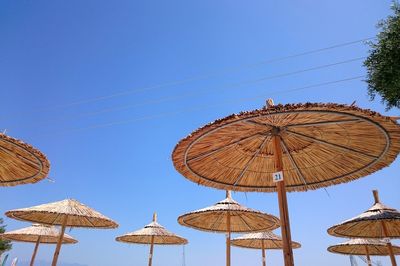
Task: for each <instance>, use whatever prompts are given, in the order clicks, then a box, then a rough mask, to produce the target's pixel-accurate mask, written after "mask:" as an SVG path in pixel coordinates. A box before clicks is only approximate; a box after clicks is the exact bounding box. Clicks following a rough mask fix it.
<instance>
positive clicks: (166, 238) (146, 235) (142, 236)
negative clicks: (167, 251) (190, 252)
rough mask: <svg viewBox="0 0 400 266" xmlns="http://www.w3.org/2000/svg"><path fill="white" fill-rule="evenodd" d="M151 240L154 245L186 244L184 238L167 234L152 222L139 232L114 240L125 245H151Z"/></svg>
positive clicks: (167, 232) (162, 228)
mask: <svg viewBox="0 0 400 266" xmlns="http://www.w3.org/2000/svg"><path fill="white" fill-rule="evenodd" d="M152 239H153V244H155V245H185V244H187V243H188V241H187V240H186V239H185V238H183V237H180V236H178V235H176V234H174V233H171V232H169V231H168V230H166V229H165V228H164V227H163V226H162V225H160V224H159V223H157V222H152V223H150V224H148V225H146V226H145V227H144V228H142V229H140V230H137V231H134V232H131V233H127V234H125V235H122V236H119V237H117V238H116V239H115V240H117V241H120V242H125V243H136V244H151V243H152Z"/></svg>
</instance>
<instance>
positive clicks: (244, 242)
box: [231, 231, 301, 266]
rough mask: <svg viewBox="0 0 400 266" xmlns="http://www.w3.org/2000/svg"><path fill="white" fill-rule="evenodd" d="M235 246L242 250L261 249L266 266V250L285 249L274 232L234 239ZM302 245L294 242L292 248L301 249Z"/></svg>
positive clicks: (263, 262) (263, 263)
mask: <svg viewBox="0 0 400 266" xmlns="http://www.w3.org/2000/svg"><path fill="white" fill-rule="evenodd" d="M231 243H232V245H233V246H237V247H242V248H252V249H261V255H262V265H263V266H265V265H266V257H265V250H266V249H283V241H282V238H281V237H280V236H277V235H276V234H274V233H273V232H272V231H264V232H258V233H249V234H245V235H242V236H239V237H236V238H234V239H232V241H231ZM300 247H301V245H300V243H297V242H294V241H292V248H300Z"/></svg>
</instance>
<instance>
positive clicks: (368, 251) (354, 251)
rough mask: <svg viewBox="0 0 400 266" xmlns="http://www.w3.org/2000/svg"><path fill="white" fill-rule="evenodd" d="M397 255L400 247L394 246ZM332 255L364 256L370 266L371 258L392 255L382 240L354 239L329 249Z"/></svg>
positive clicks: (399, 252)
mask: <svg viewBox="0 0 400 266" xmlns="http://www.w3.org/2000/svg"><path fill="white" fill-rule="evenodd" d="M392 250H393V252H394V253H395V254H400V247H397V246H393V247H392ZM328 251H329V252H332V253H338V254H345V255H362V256H366V257H367V263H368V266H371V265H372V263H371V258H370V256H387V255H389V254H390V252H389V248H388V246H387V242H386V241H383V240H380V239H366V238H354V239H350V240H348V241H346V242H344V243H341V244H338V245H333V246H330V247H328Z"/></svg>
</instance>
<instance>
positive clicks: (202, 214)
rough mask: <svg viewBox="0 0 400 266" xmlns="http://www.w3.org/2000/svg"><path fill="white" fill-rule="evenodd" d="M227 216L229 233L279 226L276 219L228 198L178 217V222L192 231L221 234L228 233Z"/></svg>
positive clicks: (269, 228)
mask: <svg viewBox="0 0 400 266" xmlns="http://www.w3.org/2000/svg"><path fill="white" fill-rule="evenodd" d="M228 214H229V215H230V223H231V226H230V227H231V229H230V231H231V232H237V233H245V232H254V231H264V230H273V229H276V228H278V227H279V226H280V222H279V219H278V218H277V217H275V216H273V215H270V214H267V213H263V212H260V211H256V210H253V209H250V208H247V207H244V206H241V205H240V204H239V203H237V202H236V201H235V200H233V199H232V198H231V197H229V196H228V197H227V198H226V199H224V200H222V201H220V202H218V203H216V204H215V205H213V206H211V207H207V208H203V209H200V210H197V211H193V212H189V213H187V214H184V215H182V216H180V217H179V218H178V222H179V223H180V224H181V225H183V226H187V227H191V228H194V229H198V230H203V231H208V232H219V233H221V232H227V231H228V226H227V216H228Z"/></svg>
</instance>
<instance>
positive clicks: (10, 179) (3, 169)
mask: <svg viewBox="0 0 400 266" xmlns="http://www.w3.org/2000/svg"><path fill="white" fill-rule="evenodd" d="M49 169H50V163H49V161H48V160H47V158H46V156H45V155H44V154H43V153H41V152H40V151H39V150H37V149H35V148H34V147H32V146H31V145H29V144H27V143H24V142H22V141H20V140H17V139H15V138H12V137H9V136H7V135H5V134H3V133H0V186H3V187H9V186H16V185H22V184H29V183H36V182H38V181H40V180H42V179H44V178H46V177H47V175H48V173H49Z"/></svg>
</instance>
